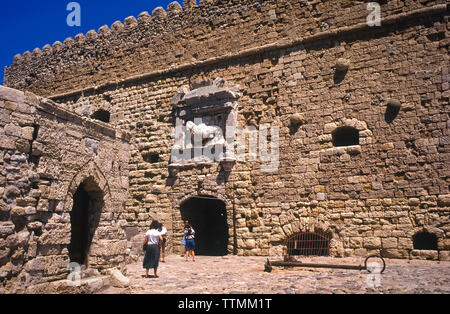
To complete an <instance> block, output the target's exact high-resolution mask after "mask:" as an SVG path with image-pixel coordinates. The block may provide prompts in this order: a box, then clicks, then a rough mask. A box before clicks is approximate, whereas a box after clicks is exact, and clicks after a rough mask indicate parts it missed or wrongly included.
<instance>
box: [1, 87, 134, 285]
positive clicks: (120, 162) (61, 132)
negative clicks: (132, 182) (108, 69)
mask: <svg viewBox="0 0 450 314" xmlns="http://www.w3.org/2000/svg"><path fill="white" fill-rule="evenodd" d="M128 140H129V136H128V135H127V134H126V133H124V132H120V131H118V130H116V129H114V128H111V126H109V125H106V124H104V123H101V122H96V121H93V120H90V119H86V118H83V117H81V116H79V115H77V114H74V113H71V112H69V111H67V110H66V109H64V108H62V107H61V106H60V105H57V104H56V103H54V102H52V101H50V100H47V99H44V98H41V97H38V96H35V95H34V94H32V93H29V92H25V93H23V92H21V91H18V90H14V89H10V88H6V87H3V86H0V293H4V292H9V293H11V292H12V293H14V292H33V293H36V292H38V293H42V292H44V291H46V289H47V288H48V287H50V286H49V282H52V281H58V280H63V279H66V277H67V276H68V271H67V268H68V265H69V262H70V260H69V255H68V249H67V246H68V244H69V243H70V239H71V224H70V212H71V210H72V195H73V194H74V193H75V191H76V189H77V188H78V186H79V184H80V183H81V182H83V181H84V180H85V179H87V178H93V179H94V181H95V183H96V184H97V185H98V187H99V188H100V189H101V190H102V192H103V193H104V195H105V196H104V204H105V205H104V208H103V209H102V212H101V217H100V222H99V226H98V228H97V230H96V233H95V236H94V239H93V243H92V246H91V250H90V252H89V266H90V267H92V268H94V269H97V270H100V271H103V270H105V269H107V268H111V267H119V266H120V265H123V264H124V263H125V259H126V257H127V239H126V234H125V232H124V229H123V225H124V224H125V223H126V221H125V220H124V218H123V217H122V216H121V215H122V213H123V211H124V204H125V201H126V197H127V189H128V159H129V156H128V152H129V144H128ZM27 289H28V290H27ZM30 289H31V290H30Z"/></svg>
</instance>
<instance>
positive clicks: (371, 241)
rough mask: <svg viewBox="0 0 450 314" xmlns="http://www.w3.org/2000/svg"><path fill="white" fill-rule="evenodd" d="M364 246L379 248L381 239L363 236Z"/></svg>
mask: <svg viewBox="0 0 450 314" xmlns="http://www.w3.org/2000/svg"><path fill="white" fill-rule="evenodd" d="M363 243H364V245H363V246H364V247H365V248H366V249H379V248H381V239H380V238H375V237H367V238H364V242H363Z"/></svg>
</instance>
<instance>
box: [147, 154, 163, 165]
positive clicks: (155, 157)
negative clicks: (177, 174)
mask: <svg viewBox="0 0 450 314" xmlns="http://www.w3.org/2000/svg"><path fill="white" fill-rule="evenodd" d="M143 158H144V161H145V162H149V163H151V164H156V163H158V162H160V158H159V154H145V155H143Z"/></svg>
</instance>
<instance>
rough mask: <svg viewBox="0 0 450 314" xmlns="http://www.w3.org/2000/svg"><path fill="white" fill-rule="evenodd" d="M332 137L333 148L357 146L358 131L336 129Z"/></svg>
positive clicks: (343, 128)
mask: <svg viewBox="0 0 450 314" xmlns="http://www.w3.org/2000/svg"><path fill="white" fill-rule="evenodd" d="M332 136H333V145H334V147H343V146H353V145H359V131H358V130H357V129H355V128H352V127H348V126H344V127H341V128H337V129H336V130H335V131H334V132H333V134H332Z"/></svg>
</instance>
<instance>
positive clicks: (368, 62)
mask: <svg viewBox="0 0 450 314" xmlns="http://www.w3.org/2000/svg"><path fill="white" fill-rule="evenodd" d="M330 2H331V1H330ZM330 2H328V1H326V2H323V3H318V2H317V3H316V5H315V7H316V8H317V9H318V8H323V6H325V5H326V3H330ZM337 2H338V3H344V2H345V1H343V2H341V1H337ZM267 3H269V4H270V3H271V2H270V1H268V2H267ZM279 3H283V4H286V2H284V1H279ZM292 3H293V5H299V4H301V3H304V2H303V1H298V2H297V1H294V2H292ZM332 3H336V2H334V1H332ZM345 3H347V2H345ZM389 3H390V4H389V5H390V6H391V5H394V4H391V3H395V4H396V5H399V4H403V2H401V1H395V2H391V1H389ZM347 4H348V3H347ZM408 4H409V5H408V8H412V7H414V6H419V4H417V3H416V2H411V1H408ZM262 7H263V8H265V6H264V5H263V6H262ZM200 8H202V6H200ZM385 10H386V6H385ZM399 10H401V9H397V11H399ZM331 11H332V10H331ZM387 11H389V10H387ZM394 11H395V10H394ZM264 12H265V11H264ZM186 14H187V13H186ZM286 14H287V15H289V14H291V15H292V16H297V15H303V14H305V11H304V10H299V9H298V8H297V9H295V10H292V11H289V12H286ZM322 14H323V15H324V16H326V14H328V13H325V12H323V13H322ZM330 14H331V13H330ZM334 14H336V12H335V13H334ZM340 15H341V16H342V17H346V18H347V19H348V20H350V18H348V15H346V14H344V13H343V12H341V14H340ZM257 17H258V15H257V14H256V15H254V16H253V18H257ZM386 19H389V17H386ZM255 23H256V22H255ZM449 34H450V22H449V16H448V11H447V13H446V12H445V10H444V11H442V10H440V11H439V12H438V13H436V14H434V15H424V16H419V17H418V16H416V15H414V16H408V17H406V18H404V19H403V20H401V21H399V22H398V23H397V24H395V25H392V24H390V25H385V26H384V27H381V28H374V29H371V30H366V29H364V30H363V31H361V30H360V31H358V30H356V31H354V32H351V33H345V32H344V33H342V34H340V35H332V34H329V36H324V37H322V38H320V40H319V39H317V40H310V41H307V42H304V43H302V44H298V45H293V46H291V47H282V48H279V49H275V48H273V49H269V50H267V51H260V52H258V53H253V54H249V55H244V56H240V57H236V58H233V59H230V60H227V61H226V62H218V63H214V64H206V65H202V66H195V67H191V68H189V69H183V70H179V71H178V70H177V69H173V70H170V71H166V72H164V73H160V74H155V75H153V76H151V77H145V78H144V77H143V78H141V79H139V80H133V81H127V82H122V83H117V84H116V85H109V86H105V87H104V88H101V89H98V90H91V89H88V90H86V91H84V92H83V93H81V92H74V93H69V94H67V95H65V96H61V97H57V98H55V100H57V101H58V102H61V103H63V104H64V106H65V107H67V108H69V109H71V110H77V108H80V106H86V105H90V106H93V107H98V106H99V104H102V103H105V99H107V103H108V104H107V106H109V108H111V114H112V115H114V116H115V117H117V120H116V121H115V122H114V123H116V124H117V125H118V126H119V127H120V128H123V129H125V130H128V131H129V132H131V133H132V134H133V137H132V150H131V158H130V173H129V179H130V191H129V197H128V200H127V211H126V213H125V214H124V216H123V217H124V219H126V220H127V223H128V225H127V228H128V229H129V230H130V232H131V233H132V234H134V235H136V234H139V233H142V232H144V231H145V230H146V228H147V227H148V223H149V221H150V220H151V219H158V220H161V221H164V222H165V223H166V226H167V227H168V229H169V249H170V250H171V251H173V252H177V253H181V252H182V251H183V249H182V247H181V243H180V242H181V236H182V221H181V215H180V206H181V205H182V203H183V202H184V201H185V200H187V199H189V197H192V196H196V195H209V196H213V197H217V198H219V199H221V200H223V201H224V202H225V203H226V205H227V217H228V225H229V228H230V230H229V235H230V240H229V252H230V253H232V252H233V249H234V244H236V251H237V253H238V254H239V255H269V254H270V255H279V254H281V251H282V248H283V244H284V241H285V240H286V239H287V237H289V236H291V235H292V234H294V233H296V232H305V231H318V230H320V231H325V232H330V233H331V234H332V241H331V254H332V255H333V256H354V255H356V256H367V255H368V254H371V253H378V254H380V253H381V254H383V256H385V257H392V258H431V259H441V260H448V259H449V258H450V256H449V254H450V239H449V233H450V229H449V228H450V191H449V174H450V173H449V170H448V169H449V160H450V154H449V153H450V140H449V139H450V133H449V128H450V122H449V121H450V120H449V116H448V115H449V106H448V103H449V97H450V92H449V83H450V76H449V64H450V62H449V61H450V60H449V53H448V46H449V43H450V40H449ZM234 35H235V34H233V37H238V36H234ZM266 35H267V31H266ZM258 40H259V41H260V42H263V43H264V42H265V41H264V40H260V39H258ZM229 47H233V46H229ZM172 50H175V49H172ZM188 51H190V50H188ZM216 51H217V52H218V51H220V50H219V49H216ZM339 59H345V60H347V61H348V64H349V70H348V72H347V73H344V74H342V73H338V72H337V71H336V66H337V61H338V60H339ZM107 63H108V62H106V61H105V63H104V64H107ZM344 63H345V62H344ZM149 64H151V63H149ZM128 70H129V68H127V67H123V68H120V71H119V72H121V73H125V72H126V73H129V72H128ZM101 73H103V72H101ZM130 73H132V71H131V72H130ZM217 77H221V78H223V79H224V80H226V81H228V82H232V83H234V84H237V85H239V86H240V87H241V92H242V94H243V97H241V99H240V100H239V109H238V110H239V114H238V120H239V125H241V126H243V127H248V126H257V127H258V126H260V125H262V124H264V123H267V124H270V125H273V126H279V127H281V132H280V155H281V156H280V167H279V170H278V171H276V172H274V173H263V172H262V171H261V164H260V163H254V162H238V163H237V164H236V166H235V167H234V169H233V171H232V172H231V174H230V175H229V176H227V175H225V174H224V173H223V172H221V169H220V167H219V165H218V164H212V165H203V166H197V167H196V166H193V167H191V168H186V169H183V170H182V171H180V172H179V173H178V176H177V178H171V177H170V176H169V172H168V165H169V163H170V149H171V147H172V145H173V143H174V139H173V138H172V134H173V131H174V124H175V121H174V117H173V113H172V107H171V105H170V100H171V98H172V97H173V96H174V95H175V94H176V93H177V90H178V89H179V88H180V87H181V86H184V85H189V84H190V83H193V82H198V81H201V80H205V79H211V80H214V79H215V78H217ZM390 99H395V100H397V101H396V103H398V102H399V103H400V104H401V110H400V112H399V114H398V116H397V118H396V119H395V120H394V121H393V122H390V123H388V122H387V121H386V118H385V115H386V110H387V104H388V103H389V102H391V100H390ZM293 115H295V121H298V122H299V123H300V124H299V125H298V126H295V127H293V126H292V125H291V120H292V117H293ZM341 126H351V127H354V128H356V129H357V130H358V131H359V133H360V137H361V138H360V145H358V146H352V147H347V148H335V147H333V144H332V132H333V131H334V130H335V129H336V128H338V127H341ZM151 154H157V155H159V160H158V161H157V162H155V163H152V162H151V161H149V160H148V158H146V156H149V155H151ZM423 230H426V231H428V232H431V233H433V234H436V236H437V237H438V248H439V252H437V251H432V252H421V251H417V250H414V249H413V241H412V237H413V235H414V234H415V233H417V232H420V231H423ZM235 232H236V233H235ZM234 233H235V235H236V237H234ZM137 237H139V236H137ZM138 242H139V240H136V241H135V245H134V247H135V248H134V250H135V252H136V254H138V251H139V245H138Z"/></svg>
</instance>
